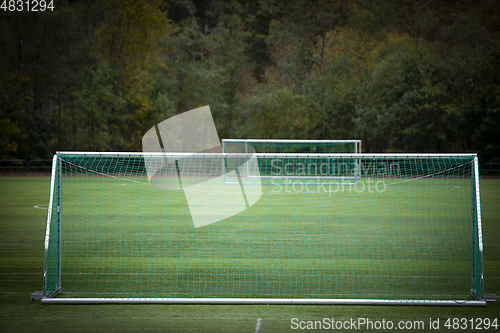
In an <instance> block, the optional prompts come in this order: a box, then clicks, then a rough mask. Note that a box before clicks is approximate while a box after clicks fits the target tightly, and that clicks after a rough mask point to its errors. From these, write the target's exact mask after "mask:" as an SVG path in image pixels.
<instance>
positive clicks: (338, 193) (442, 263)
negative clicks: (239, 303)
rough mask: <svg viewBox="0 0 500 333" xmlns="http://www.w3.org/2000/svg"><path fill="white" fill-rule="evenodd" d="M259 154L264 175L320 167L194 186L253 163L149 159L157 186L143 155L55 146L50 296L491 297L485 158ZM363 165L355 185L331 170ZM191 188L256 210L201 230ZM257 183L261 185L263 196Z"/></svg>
mask: <svg viewBox="0 0 500 333" xmlns="http://www.w3.org/2000/svg"><path fill="white" fill-rule="evenodd" d="M255 157H256V163H254V164H253V165H252V166H251V167H253V168H258V170H259V172H260V174H262V175H273V174H277V175H278V176H279V173H280V172H285V171H284V166H285V165H287V167H286V168H287V169H286V172H288V173H289V174H292V175H293V174H294V173H300V172H309V174H310V175H311V174H313V173H314V175H315V176H316V177H317V178H315V181H314V182H312V183H310V182H309V180H308V179H307V178H305V179H304V178H298V179H294V178H290V179H288V180H287V178H286V177H281V176H280V177H278V179H279V181H278V182H276V183H274V184H273V183H263V184H262V185H259V184H257V183H256V184H255V187H252V186H253V185H252V184H250V185H249V186H247V185H245V184H243V181H242V179H243V178H244V177H240V178H238V177H236V178H235V179H236V180H237V181H235V182H234V184H228V183H227V182H224V181H221V182H220V186H215V187H214V188H213V189H210V188H207V189H204V190H203V189H202V190H196V188H198V187H196V188H195V187H192V188H188V187H186V184H187V183H188V182H191V183H193V184H195V185H199V184H202V183H203V181H205V180H206V179H208V178H210V177H215V176H217V175H220V173H221V172H229V171H230V170H229V169H231V168H232V167H231V165H232V164H235V163H236V165H241V164H242V163H243V162H244V161H238V158H239V157H238V156H235V157H233V159H229V161H228V158H227V156H222V155H214V156H204V155H186V156H179V155H177V156H170V157H165V156H158V155H157V156H150V157H148V161H149V162H148V163H153V164H154V163H158V164H161V163H163V164H161V166H162V168H158V170H156V175H159V176H161V177H163V178H162V179H163V180H164V182H163V183H161V184H159V185H158V184H156V185H154V184H152V182H151V179H150V178H148V173H147V170H146V163H145V159H144V156H142V155H141V154H136V155H134V154H130V155H99V154H98V153H94V154H88V155H86V154H71V153H59V154H57V155H56V157H55V159H56V163H55V165H56V169H55V170H54V171H53V175H52V182H53V189H52V194H51V205H50V212H49V221H48V228H47V236H46V253H45V267H44V270H45V272H44V279H45V280H44V295H45V296H49V297H50V296H51V295H52V294H53V293H54V292H55V291H56V290H58V289H59V288H60V291H61V293H62V296H65V297H105V298H107V297H120V298H122V297H127V298H130V297H155V298H201V297H203V298H205V297H216V298H313V299H415V300H450V299H451V300H453V299H460V300H469V299H471V289H472V290H473V291H474V292H475V293H476V294H477V295H479V296H482V281H481V273H482V271H481V270H482V257H481V250H482V249H480V244H479V243H480V231H479V230H478V219H477V215H478V214H477V209H478V207H476V184H475V169H474V157H475V155H471V156H451V157H447V156H442V157H437V156H428V157H421V156H419V157H415V156H413V157H412V156H403V155H401V156H389V157H382V156H365V155H363V154H361V155H345V156H343V155H293V154H290V155H279V156H270V155H266V154H255ZM166 158H167V159H168V161H167V162H166V163H165V161H166V160H165V159H166ZM241 159H242V160H244V159H245V158H244V157H241ZM301 165H302V166H301ZM312 165H316V166H318V165H323V169H321V171H317V170H318V169H316V171H313V168H312V167H311V166H312ZM327 166H329V167H327ZM280 167H282V168H281V171H280ZM301 168H302V170H301ZM308 168H309V169H308ZM355 168H360V179H359V180H358V181H357V182H356V184H344V183H342V182H338V183H336V182H335V180H333V181H332V179H330V178H329V177H330V176H332V175H335V176H337V177H338V176H340V177H342V176H343V175H345V176H347V175H348V174H349V173H351V172H354V169H355ZM236 169H237V168H236ZM236 169H235V168H233V169H232V170H233V174H236V175H238V173H237V172H234V171H235V170H236ZM221 170H222V171H221ZM304 170H305V171H304ZM308 170H309V171H308ZM325 170H326V171H325ZM325 172H326V174H325ZM322 177H323V178H325V179H327V181H326V182H324V183H322V182H321V181H318V179H319V180H321V179H322ZM257 181H258V178H256V180H255V182H257ZM221 189H222V190H221ZM189 191H191V192H189ZM192 191H198V192H199V193H196V194H197V195H198V197H197V199H196V200H201V201H203V200H204V199H199V198H205V199H207V200H208V199H209V198H210V199H213V198H218V197H219V196H221V197H222V198H223V202H222V203H221V200H219V201H217V202H218V204H220V205H224V207H222V206H221V207H222V208H224V209H225V208H226V206H225V205H227V207H232V206H233V205H236V200H237V198H241V197H243V198H245V204H246V206H245V207H246V209H243V210H241V211H240V212H236V213H235V214H234V215H232V216H229V217H227V218H224V219H221V220H220V221H217V222H215V223H211V224H209V225H205V226H202V227H197V228H195V226H194V225H193V220H194V214H195V213H194V211H193V209H194V207H195V206H196V205H198V206H197V207H198V208H199V205H201V203H200V202H195V201H196V200H194V199H192V196H193V192H192ZM253 191H260V192H261V193H260V196H259V197H258V198H257V197H256V198H257V199H255V200H253V201H252V200H251V198H252V195H253V194H255V193H253ZM221 207H212V208H213V209H214V210H218V209H222V208H221ZM202 208H203V207H202ZM207 214H211V210H210V211H209V210H208V209H207Z"/></svg>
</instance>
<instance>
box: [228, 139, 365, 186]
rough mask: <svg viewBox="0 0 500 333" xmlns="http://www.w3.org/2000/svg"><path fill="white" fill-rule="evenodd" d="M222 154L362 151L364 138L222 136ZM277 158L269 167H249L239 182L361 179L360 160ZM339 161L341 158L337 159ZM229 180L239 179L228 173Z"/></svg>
mask: <svg viewBox="0 0 500 333" xmlns="http://www.w3.org/2000/svg"><path fill="white" fill-rule="evenodd" d="M222 152H223V154H253V153H257V154H268V155H269V156H272V155H273V154H278V155H280V154H360V153H361V140H292V139H290V140H280V139H223V140H222ZM280 162H283V160H275V161H274V163H273V165H272V166H271V167H270V168H260V170H255V169H252V168H250V167H249V166H247V167H246V168H244V169H242V172H241V173H240V175H239V176H240V177H241V178H240V179H239V180H240V181H243V182H247V183H252V182H253V178H256V177H258V178H259V180H260V181H261V182H264V183H267V184H289V185H293V184H294V183H302V182H307V183H308V184H311V185H312V184H321V183H323V184H344V185H349V184H355V183H356V182H357V181H358V180H359V179H360V176H361V175H360V172H361V169H360V166H361V165H360V161H359V160H357V159H343V160H342V161H341V163H330V162H331V160H325V159H314V158H308V159H299V158H297V159H294V160H286V163H280ZM337 162H338V161H337ZM224 180H225V181H226V182H229V183H230V182H237V181H239V180H238V179H237V178H235V177H230V176H225V177H224Z"/></svg>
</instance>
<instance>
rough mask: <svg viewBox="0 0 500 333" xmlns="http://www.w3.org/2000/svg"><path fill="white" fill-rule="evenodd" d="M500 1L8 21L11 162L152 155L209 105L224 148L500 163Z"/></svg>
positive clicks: (2, 16) (310, 5) (101, 6)
mask: <svg viewBox="0 0 500 333" xmlns="http://www.w3.org/2000/svg"><path fill="white" fill-rule="evenodd" d="M499 7H500V6H498V5H497V3H496V1H495V0H483V1H473V0H461V1H455V0H434V1H433V0H430V1H429V0H427V1H425V0H423V1H420V0H292V1H290V0H261V1H249V0H223V1H222V0H165V1H164V0H152V1H140V0H103V1H97V0H70V1H62V0H60V1H57V0H56V1H54V10H53V11H45V12H27V11H24V12H9V11H2V12H1V13H0V45H1V50H2V51H1V53H0V78H1V79H0V153H1V155H0V157H1V158H28V159H29V158H48V157H50V156H51V155H52V154H53V153H54V152H55V151H57V150H79V151H85V150H89V151H140V150H141V138H142V135H143V134H144V133H145V132H146V131H147V130H148V129H150V128H151V127H152V126H154V125H155V124H157V123H159V122H161V121H162V120H165V119H167V118H169V117H172V116H174V115H176V114H179V113H182V112H184V111H187V110H190V109H193V108H196V107H199V106H203V105H210V107H211V110H212V113H213V116H214V120H215V124H216V126H217V130H218V133H219V136H220V138H264V139H270V138H276V139H289V138H295V139H361V140H362V141H363V150H364V151H367V152H477V153H479V156H480V158H481V160H482V161H483V162H486V161H496V160H498V159H499V157H500V134H499V132H500V34H499V33H500V9H499Z"/></svg>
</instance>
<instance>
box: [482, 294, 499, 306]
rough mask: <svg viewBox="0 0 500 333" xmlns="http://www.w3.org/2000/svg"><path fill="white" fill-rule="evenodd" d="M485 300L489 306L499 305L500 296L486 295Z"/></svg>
mask: <svg viewBox="0 0 500 333" xmlns="http://www.w3.org/2000/svg"><path fill="white" fill-rule="evenodd" d="M484 300H485V302H486V303H488V304H498V296H497V295H495V294H484Z"/></svg>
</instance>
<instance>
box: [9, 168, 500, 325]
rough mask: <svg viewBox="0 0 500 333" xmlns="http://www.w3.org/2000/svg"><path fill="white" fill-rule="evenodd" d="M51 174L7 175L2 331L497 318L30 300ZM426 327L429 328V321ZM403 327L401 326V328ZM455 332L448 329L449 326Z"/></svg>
mask: <svg viewBox="0 0 500 333" xmlns="http://www.w3.org/2000/svg"><path fill="white" fill-rule="evenodd" d="M49 181H50V180H49V178H48V177H10V178H7V177H3V178H0V188H1V191H0V196H1V197H0V278H1V281H2V282H1V283H0V327H1V330H2V331H41V330H46V329H50V330H52V331H59V330H60V331H68V330H70V329H71V330H73V331H89V330H95V331H108V330H121V331H137V330H146V331H148V330H152V331H167V332H168V331H171V332H197V331H205V332H212V331H213V332H235V331H238V332H253V331H254V330H255V326H256V323H257V318H261V319H262V326H261V330H260V332H286V331H294V330H292V329H291V325H290V320H291V318H299V319H301V320H322V319H323V318H335V319H336V320H349V319H350V318H359V317H364V318H370V319H371V320H382V319H383V318H384V319H386V320H392V321H395V322H396V321H398V320H423V321H425V322H426V323H427V322H428V320H429V318H437V317H439V318H440V319H441V328H444V327H443V324H444V319H446V318H450V317H452V318H453V317H457V318H495V317H497V316H498V313H499V312H500V311H499V310H500V307H499V306H498V305H488V306H487V307H486V308H442V307H438V308H436V307H382V306H376V307H375V306H374V307H366V306H272V305H267V306H266V305H261V306H244V305H238V306H234V305H233V306H226V305H216V306H213V305H79V306H67V305H54V306H42V305H41V304H40V303H39V302H30V301H29V294H30V293H31V292H32V291H34V290H40V289H41V286H42V274H41V272H42V270H43V240H44V235H45V219H46V212H47V211H46V210H43V209H36V208H33V206H35V205H40V204H46V203H47V202H48V188H49ZM481 190H482V193H481V194H482V210H483V235H484V244H485V277H486V292H487V293H496V294H497V295H498V294H500V260H499V258H498V253H499V251H500V248H499V244H500V242H499V241H500V200H499V198H500V181H499V180H482V181H481ZM426 327H427V326H426ZM394 331H397V330H394ZM446 331H449V330H446Z"/></svg>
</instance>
